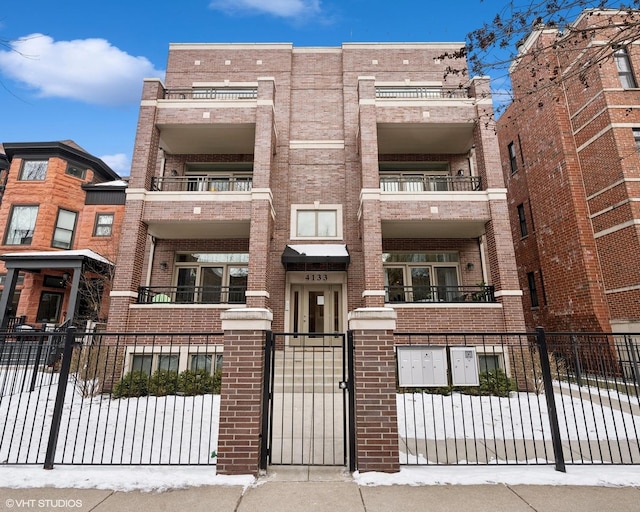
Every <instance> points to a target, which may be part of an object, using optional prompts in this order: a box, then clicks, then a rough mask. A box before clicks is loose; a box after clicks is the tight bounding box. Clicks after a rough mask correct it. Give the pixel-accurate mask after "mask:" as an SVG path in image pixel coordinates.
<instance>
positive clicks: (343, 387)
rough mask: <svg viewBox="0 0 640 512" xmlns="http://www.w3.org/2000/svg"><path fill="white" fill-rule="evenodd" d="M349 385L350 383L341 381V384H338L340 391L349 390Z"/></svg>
mask: <svg viewBox="0 0 640 512" xmlns="http://www.w3.org/2000/svg"><path fill="white" fill-rule="evenodd" d="M347 384H348V381H346V380H341V381H340V382H338V389H347Z"/></svg>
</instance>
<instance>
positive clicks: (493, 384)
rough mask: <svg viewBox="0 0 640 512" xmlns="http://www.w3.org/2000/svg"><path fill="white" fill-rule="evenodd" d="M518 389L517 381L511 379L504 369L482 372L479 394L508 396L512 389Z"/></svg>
mask: <svg viewBox="0 0 640 512" xmlns="http://www.w3.org/2000/svg"><path fill="white" fill-rule="evenodd" d="M515 389H516V386H515V383H514V382H513V380H511V379H510V378H509V377H508V376H507V374H506V373H504V370H501V369H500V368H496V369H495V370H490V371H488V372H482V373H481V374H480V386H479V388H478V394H479V395H482V396H487V395H491V396H501V397H507V396H509V393H510V392H511V391H514V390H515Z"/></svg>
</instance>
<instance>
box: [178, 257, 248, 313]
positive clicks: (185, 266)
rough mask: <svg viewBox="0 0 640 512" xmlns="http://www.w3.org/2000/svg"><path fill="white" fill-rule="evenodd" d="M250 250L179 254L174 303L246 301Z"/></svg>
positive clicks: (238, 302)
mask: <svg viewBox="0 0 640 512" xmlns="http://www.w3.org/2000/svg"><path fill="white" fill-rule="evenodd" d="M248 261H249V254H247V253H189V254H178V255H177V256H176V276H175V282H176V292H175V302H180V303H197V304H230V303H236V304H241V303H244V302H245V300H246V298H245V292H246V290H247V280H248V276H249V267H248V266H247V263H248Z"/></svg>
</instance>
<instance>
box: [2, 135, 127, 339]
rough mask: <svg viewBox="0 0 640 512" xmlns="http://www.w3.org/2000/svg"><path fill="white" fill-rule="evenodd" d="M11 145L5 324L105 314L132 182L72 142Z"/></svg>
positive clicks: (6, 178) (7, 146)
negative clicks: (127, 195) (128, 186)
mask: <svg viewBox="0 0 640 512" xmlns="http://www.w3.org/2000/svg"><path fill="white" fill-rule="evenodd" d="M3 151H4V153H5V155H6V156H5V159H4V162H5V163H6V165H4V166H3V167H5V169H3V170H2V174H1V175H0V181H1V184H0V185H1V194H2V195H1V203H0V229H1V230H2V239H1V240H0V260H2V264H0V272H1V273H2V280H3V281H2V284H3V294H2V304H1V305H0V311H1V312H2V318H3V326H6V325H7V324H8V323H9V322H11V321H12V319H13V318H14V317H18V318H20V321H24V322H26V323H28V324H37V325H39V324H42V323H50V324H58V323H61V322H62V321H64V320H65V319H69V318H70V317H71V316H73V320H74V321H75V322H77V323H80V324H83V322H84V321H85V320H94V321H95V320H102V321H104V320H105V319H106V317H107V314H108V302H109V301H108V287H109V283H110V280H111V278H110V276H111V275H112V273H113V263H115V260H116V254H117V249H118V243H119V235H120V225H121V224H122V219H123V216H124V198H125V194H124V190H125V189H126V183H125V182H124V181H122V180H121V179H120V177H119V176H118V175H117V174H116V173H115V172H114V171H113V170H112V169H111V168H109V167H108V166H107V165H106V164H105V163H104V162H103V161H102V160H100V159H98V158H96V157H94V156H92V155H90V154H89V153H87V152H86V151H84V150H83V149H82V148H80V147H79V146H77V145H76V144H75V143H73V142H72V141H64V142H17V143H4V144H3ZM105 287H106V288H107V289H104V288H105Z"/></svg>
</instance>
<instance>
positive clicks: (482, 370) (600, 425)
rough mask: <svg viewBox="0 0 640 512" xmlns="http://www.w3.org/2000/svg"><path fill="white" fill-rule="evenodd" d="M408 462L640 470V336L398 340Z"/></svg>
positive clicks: (400, 398) (534, 335) (451, 336)
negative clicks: (637, 466)
mask: <svg viewBox="0 0 640 512" xmlns="http://www.w3.org/2000/svg"><path fill="white" fill-rule="evenodd" d="M396 338H397V343H398V346H397V351H398V352H397V354H398V425H399V431H400V432H399V434H400V452H401V462H402V463H404V464H414V465H416V464H525V465H527V464H554V465H555V466H556V469H558V470H564V467H565V464H576V465H578V464H640V448H639V441H638V439H639V436H640V405H639V398H640V374H639V373H638V364H637V361H640V358H639V357H638V356H639V355H640V336H639V335H626V336H616V335H612V334H609V335H607V334H601V333H600V334H589V333H552V334H545V333H544V331H543V330H541V329H540V330H538V332H536V333H531V334H508V333H505V334H446V335H445V334H425V333H410V334H397V336H396Z"/></svg>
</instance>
